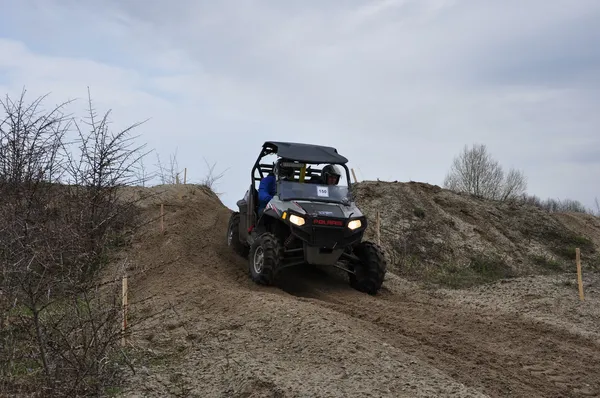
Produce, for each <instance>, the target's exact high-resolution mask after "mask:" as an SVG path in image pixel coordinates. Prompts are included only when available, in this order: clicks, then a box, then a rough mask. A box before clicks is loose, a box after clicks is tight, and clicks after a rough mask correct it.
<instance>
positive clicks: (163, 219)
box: [160, 203, 165, 232]
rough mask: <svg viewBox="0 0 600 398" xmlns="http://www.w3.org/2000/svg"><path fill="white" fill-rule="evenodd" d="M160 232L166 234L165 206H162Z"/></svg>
mask: <svg viewBox="0 0 600 398" xmlns="http://www.w3.org/2000/svg"><path fill="white" fill-rule="evenodd" d="M160 232H165V205H164V204H163V203H161V204H160Z"/></svg>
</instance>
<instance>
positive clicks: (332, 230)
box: [285, 210, 367, 249]
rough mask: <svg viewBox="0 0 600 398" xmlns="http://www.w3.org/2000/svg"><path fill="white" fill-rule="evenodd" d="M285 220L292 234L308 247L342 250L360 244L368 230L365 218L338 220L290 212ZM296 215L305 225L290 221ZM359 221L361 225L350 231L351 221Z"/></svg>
mask: <svg viewBox="0 0 600 398" xmlns="http://www.w3.org/2000/svg"><path fill="white" fill-rule="evenodd" d="M287 213H288V214H287V215H286V216H285V218H286V219H287V220H288V221H287V222H288V224H289V225H290V229H291V232H292V234H293V235H294V236H295V237H296V238H298V239H300V240H301V241H303V242H305V243H306V244H307V245H308V246H311V247H318V248H326V249H341V248H344V247H346V246H348V245H352V244H354V243H356V242H360V240H361V239H362V237H363V235H364V233H365V230H366V228H367V219H366V217H364V216H361V217H354V218H338V217H323V216H317V217H314V216H310V215H306V214H301V213H296V212H294V211H293V210H289V211H288V212H287ZM292 215H295V216H297V217H300V218H302V219H304V224H303V225H297V224H294V223H293V222H291V221H289V219H290V217H291V216H292ZM354 220H359V221H360V223H361V225H360V227H358V228H356V229H354V230H353V229H350V228H349V227H348V224H349V223H350V222H351V221H354Z"/></svg>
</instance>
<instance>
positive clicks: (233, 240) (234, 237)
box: [227, 212, 249, 258]
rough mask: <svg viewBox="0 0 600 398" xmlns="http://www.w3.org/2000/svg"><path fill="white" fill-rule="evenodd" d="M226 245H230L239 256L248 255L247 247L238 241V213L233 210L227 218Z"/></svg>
mask: <svg viewBox="0 0 600 398" xmlns="http://www.w3.org/2000/svg"><path fill="white" fill-rule="evenodd" d="M227 246H229V247H231V248H232V249H233V250H234V251H235V252H236V253H237V254H239V255H240V256H242V257H244V258H246V257H248V251H249V248H248V246H247V245H245V244H244V243H243V242H241V241H240V213H237V212H234V213H233V214H231V217H230V218H229V226H228V228H227Z"/></svg>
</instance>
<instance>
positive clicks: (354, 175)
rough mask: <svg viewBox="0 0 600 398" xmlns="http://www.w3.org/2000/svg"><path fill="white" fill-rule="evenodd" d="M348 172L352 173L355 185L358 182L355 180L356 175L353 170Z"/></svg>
mask: <svg viewBox="0 0 600 398" xmlns="http://www.w3.org/2000/svg"><path fill="white" fill-rule="evenodd" d="M350 171H351V172H352V177H354V183H355V184H356V183H357V182H358V180H357V179H356V174H355V173H354V169H350Z"/></svg>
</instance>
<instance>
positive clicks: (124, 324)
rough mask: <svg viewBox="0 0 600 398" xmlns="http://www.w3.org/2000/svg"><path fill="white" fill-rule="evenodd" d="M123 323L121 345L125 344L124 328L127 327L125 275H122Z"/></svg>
mask: <svg viewBox="0 0 600 398" xmlns="http://www.w3.org/2000/svg"><path fill="white" fill-rule="evenodd" d="M122 306H123V325H122V327H121V345H122V346H125V330H126V329H127V276H124V277H123V297H122Z"/></svg>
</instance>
